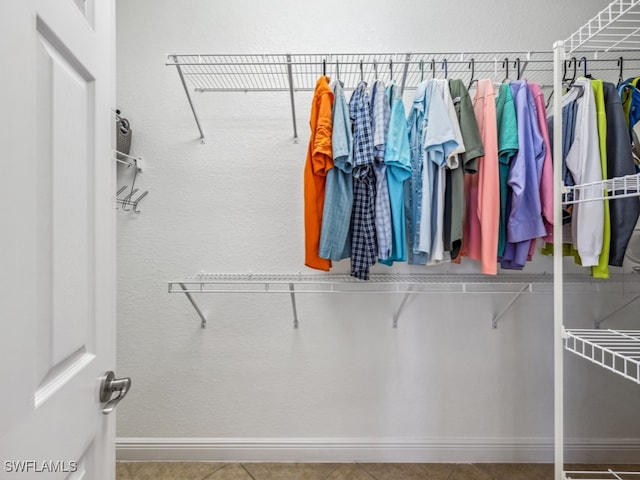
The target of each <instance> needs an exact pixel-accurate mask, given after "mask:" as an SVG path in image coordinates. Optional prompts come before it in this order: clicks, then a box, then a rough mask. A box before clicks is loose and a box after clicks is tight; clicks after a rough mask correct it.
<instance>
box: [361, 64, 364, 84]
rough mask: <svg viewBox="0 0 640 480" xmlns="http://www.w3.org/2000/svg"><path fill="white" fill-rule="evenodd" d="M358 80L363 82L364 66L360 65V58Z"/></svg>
mask: <svg viewBox="0 0 640 480" xmlns="http://www.w3.org/2000/svg"><path fill="white" fill-rule="evenodd" d="M360 81H361V82H364V68H363V67H362V60H360Z"/></svg>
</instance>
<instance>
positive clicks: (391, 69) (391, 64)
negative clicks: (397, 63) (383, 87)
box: [389, 58, 393, 81]
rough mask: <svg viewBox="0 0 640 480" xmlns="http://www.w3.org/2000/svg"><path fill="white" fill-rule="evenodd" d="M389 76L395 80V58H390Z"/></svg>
mask: <svg viewBox="0 0 640 480" xmlns="http://www.w3.org/2000/svg"><path fill="white" fill-rule="evenodd" d="M389 78H390V79H391V81H393V59H391V58H390V59H389Z"/></svg>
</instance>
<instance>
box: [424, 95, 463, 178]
mask: <svg viewBox="0 0 640 480" xmlns="http://www.w3.org/2000/svg"><path fill="white" fill-rule="evenodd" d="M427 113H428V119H427V122H428V123H427V128H425V129H424V135H425V136H424V149H425V151H426V152H427V157H428V159H429V160H431V161H432V162H434V163H435V164H436V165H437V166H439V167H444V166H445V165H446V163H447V159H448V158H449V155H451V153H452V152H453V151H454V150H455V149H456V148H457V147H458V142H457V141H456V136H455V132H454V130H453V127H452V125H451V119H450V118H449V114H448V113H447V109H446V106H445V104H444V100H443V98H442V95H439V94H438V93H436V92H434V91H433V90H432V91H431V94H430V98H429V110H428V112H427Z"/></svg>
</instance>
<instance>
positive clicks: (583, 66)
mask: <svg viewBox="0 0 640 480" xmlns="http://www.w3.org/2000/svg"><path fill="white" fill-rule="evenodd" d="M580 65H582V69H583V70H582V72H583V75H584V76H585V77H586V76H587V57H582V58H581V59H580V60H579V61H578V66H580Z"/></svg>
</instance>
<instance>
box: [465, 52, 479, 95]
mask: <svg viewBox="0 0 640 480" xmlns="http://www.w3.org/2000/svg"><path fill="white" fill-rule="evenodd" d="M469 68H470V69H471V78H470V79H469V86H468V87H467V90H471V86H472V85H473V83H474V82H477V81H478V80H476V78H475V77H476V61H475V60H474V59H473V58H472V59H471V61H469Z"/></svg>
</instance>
